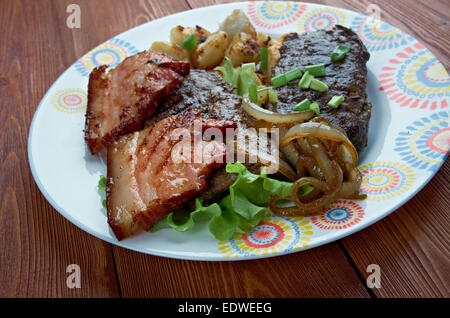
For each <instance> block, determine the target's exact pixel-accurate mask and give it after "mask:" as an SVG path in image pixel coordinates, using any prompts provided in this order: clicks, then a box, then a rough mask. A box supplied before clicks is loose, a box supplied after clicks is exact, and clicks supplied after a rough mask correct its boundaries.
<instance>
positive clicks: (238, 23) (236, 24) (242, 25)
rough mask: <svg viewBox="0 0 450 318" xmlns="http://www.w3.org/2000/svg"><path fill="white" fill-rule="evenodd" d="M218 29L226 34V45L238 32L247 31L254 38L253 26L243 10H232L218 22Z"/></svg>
mask: <svg viewBox="0 0 450 318" xmlns="http://www.w3.org/2000/svg"><path fill="white" fill-rule="evenodd" d="M219 30H220V31H224V32H226V33H227V34H228V45H230V43H231V41H232V40H233V39H234V37H235V36H236V34H238V33H239V32H244V33H247V34H249V35H250V36H251V37H252V38H253V39H255V40H256V31H255V28H254V27H253V25H252V23H251V22H250V20H249V19H248V17H247V15H246V14H245V13H244V11H242V10H240V9H236V10H234V11H233V13H232V14H230V15H229V16H228V17H226V19H225V20H224V21H223V22H222V23H220V25H219Z"/></svg>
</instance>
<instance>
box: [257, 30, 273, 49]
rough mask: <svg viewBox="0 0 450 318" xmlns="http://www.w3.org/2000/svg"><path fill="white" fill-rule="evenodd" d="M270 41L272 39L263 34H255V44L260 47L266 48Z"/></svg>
mask: <svg viewBox="0 0 450 318" xmlns="http://www.w3.org/2000/svg"><path fill="white" fill-rule="evenodd" d="M271 41H272V38H271V37H270V36H268V35H267V34H265V33H263V32H258V33H257V34H256V43H258V45H259V46H260V47H268V46H269V45H270V42H271Z"/></svg>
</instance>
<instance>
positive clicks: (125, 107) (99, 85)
mask: <svg viewBox="0 0 450 318" xmlns="http://www.w3.org/2000/svg"><path fill="white" fill-rule="evenodd" d="M106 69H107V66H106V65H102V66H100V67H97V68H95V69H94V70H92V72H91V74H90V77H89V86H88V105H87V112H86V127H85V140H86V143H87V144H88V146H89V150H90V151H91V153H92V154H96V153H97V152H99V151H101V150H102V149H103V148H104V147H105V146H108V145H109V144H111V143H112V142H113V141H115V140H117V139H118V138H119V137H120V136H122V135H125V134H128V133H132V132H134V131H137V130H139V129H141V128H143V124H144V121H145V119H146V118H148V117H149V116H151V115H152V114H153V113H155V111H156V108H157V105H158V104H159V103H160V101H161V100H163V99H164V98H165V97H167V96H168V95H169V94H170V93H171V91H172V90H173V89H174V88H176V87H177V86H179V85H180V84H181V83H182V81H183V77H182V76H180V75H179V74H181V75H185V74H187V73H189V69H190V66H189V63H188V62H184V61H174V60H172V58H170V57H169V56H168V55H166V54H164V53H159V52H154V51H143V52H140V53H138V54H136V55H134V56H131V57H128V58H126V59H125V60H124V61H123V62H122V63H120V64H119V65H118V66H117V67H116V68H114V69H111V70H109V72H106Z"/></svg>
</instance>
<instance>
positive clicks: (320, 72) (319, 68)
mask: <svg viewBox="0 0 450 318" xmlns="http://www.w3.org/2000/svg"><path fill="white" fill-rule="evenodd" d="M305 72H309V74H311V75H313V76H317V77H319V76H325V64H316V65H309V66H306V67H305Z"/></svg>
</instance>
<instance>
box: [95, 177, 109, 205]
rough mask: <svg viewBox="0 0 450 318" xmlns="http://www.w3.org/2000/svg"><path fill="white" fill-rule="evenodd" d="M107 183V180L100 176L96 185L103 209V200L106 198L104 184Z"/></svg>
mask: <svg viewBox="0 0 450 318" xmlns="http://www.w3.org/2000/svg"><path fill="white" fill-rule="evenodd" d="M107 182H108V179H107V178H106V177H105V176H104V175H102V174H101V175H100V179H99V180H98V183H97V189H98V192H99V193H100V196H101V197H102V206H103V207H104V208H106V199H104V198H105V197H106V183H107Z"/></svg>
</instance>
